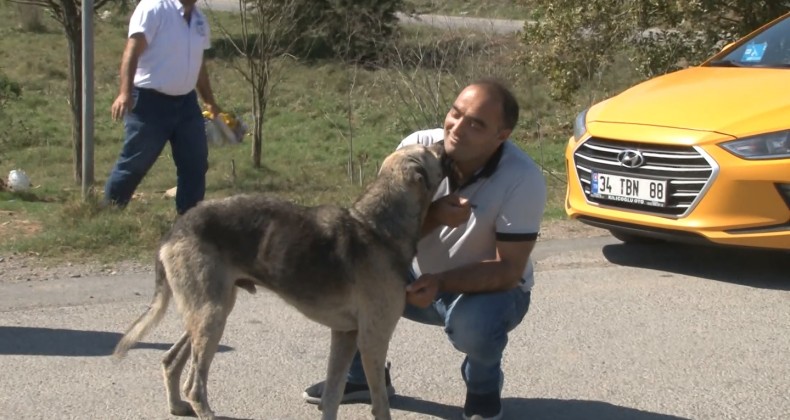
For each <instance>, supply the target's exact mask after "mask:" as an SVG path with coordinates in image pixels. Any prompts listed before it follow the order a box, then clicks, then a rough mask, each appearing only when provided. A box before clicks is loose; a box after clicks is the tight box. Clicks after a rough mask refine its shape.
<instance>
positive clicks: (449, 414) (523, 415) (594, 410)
mask: <svg viewBox="0 0 790 420" xmlns="http://www.w3.org/2000/svg"><path fill="white" fill-rule="evenodd" d="M391 406H392V408H393V409H397V410H403V411H409V412H413V413H420V414H425V415H429V416H433V417H437V418H441V419H457V418H460V417H461V413H462V411H463V410H462V408H461V407H455V406H451V405H446V404H441V403H435V402H432V401H425V400H420V399H417V398H412V397H407V396H401V395H398V396H397V397H396V398H394V399H393V400H392V404H391ZM502 407H503V409H504V414H505V416H504V419H505V420H517V419H518V420H520V419H531V420H588V419H607V420H684V419H685V418H684V417H677V416H671V415H667V414H658V413H651V412H648V411H642V410H637V409H634V408H628V407H620V406H617V405H613V404H609V403H605V402H601V401H584V400H555V399H549V398H503V399H502Z"/></svg>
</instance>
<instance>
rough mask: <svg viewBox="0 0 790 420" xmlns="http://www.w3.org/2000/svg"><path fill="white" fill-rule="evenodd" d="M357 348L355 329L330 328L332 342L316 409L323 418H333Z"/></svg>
mask: <svg viewBox="0 0 790 420" xmlns="http://www.w3.org/2000/svg"><path fill="white" fill-rule="evenodd" d="M356 350H357V332H356V331H335V330H332V343H331V344H330V347H329V363H328V366H327V369H326V382H324V389H323V391H322V393H321V402H320V403H319V404H318V409H319V410H322V411H323V413H322V415H321V418H322V419H323V420H335V419H336V418H337V411H338V409H339V407H340V399H341V398H342V396H343V389H344V388H345V386H346V376H347V375H348V369H349V368H351V360H352V359H353V358H354V352H355V351H356Z"/></svg>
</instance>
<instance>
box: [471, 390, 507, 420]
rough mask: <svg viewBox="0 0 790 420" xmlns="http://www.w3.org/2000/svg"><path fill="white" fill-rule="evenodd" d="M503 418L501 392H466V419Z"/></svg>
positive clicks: (487, 419)
mask: <svg viewBox="0 0 790 420" xmlns="http://www.w3.org/2000/svg"><path fill="white" fill-rule="evenodd" d="M501 418H502V401H501V400H500V398H499V392H492V393H490V394H472V393H471V392H467V393H466V402H465V403H464V420H500V419H501Z"/></svg>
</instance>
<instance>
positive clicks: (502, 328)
mask: <svg viewBox="0 0 790 420" xmlns="http://www.w3.org/2000/svg"><path fill="white" fill-rule="evenodd" d="M529 301H530V292H524V291H522V290H521V289H520V288H515V289H511V290H508V291H505V292H496V293H479V294H460V295H459V294H449V293H440V294H439V296H437V299H436V300H435V301H434V302H433V304H432V305H431V306H428V307H427V308H425V309H423V308H418V307H416V306H412V305H409V304H406V309H405V310H404V313H403V316H404V317H406V318H408V319H410V320H412V321H415V322H419V323H422V324H430V325H438V326H443V327H444V332H445V333H446V334H447V337H448V338H449V339H450V342H451V343H452V344H453V346H454V347H455V348H456V349H457V350H458V351H460V352H461V353H464V354H466V358H464V361H463V363H462V364H461V376H462V377H463V379H464V382H465V383H466V389H467V391H468V392H471V393H473V394H487V393H491V392H499V381H500V375H502V371H501V365H502V352H503V351H504V350H505V346H506V345H507V333H508V332H510V331H511V330H513V328H516V326H518V324H520V323H521V321H522V320H523V319H524V316H525V315H526V314H527V310H528V309H529ZM347 380H348V382H350V383H356V384H362V383H365V382H366V380H365V372H364V370H363V368H362V360H361V358H360V356H359V352H357V354H356V355H355V356H354V361H353V362H352V364H351V369H350V370H349V373H348V378H347Z"/></svg>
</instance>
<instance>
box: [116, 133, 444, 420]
mask: <svg viewBox="0 0 790 420" xmlns="http://www.w3.org/2000/svg"><path fill="white" fill-rule="evenodd" d="M449 167H450V165H449V164H448V159H447V157H446V155H445V152H444V147H443V145H442V144H436V145H433V146H430V147H424V146H420V145H416V146H408V147H404V148H401V149H399V150H397V151H396V152H394V153H392V154H391V155H389V156H388V157H387V158H386V159H385V160H384V162H383V163H382V166H381V170H380V172H379V176H378V177H377V178H376V179H375V180H374V181H373V182H371V184H370V186H369V187H368V188H367V190H366V191H365V192H364V193H363V194H362V196H361V197H360V198H359V199H358V200H357V201H356V202H355V203H354V205H353V206H352V207H351V208H349V209H343V208H339V207H335V206H319V207H312V208H308V207H301V206H298V205H295V204H292V203H289V202H285V201H281V200H276V199H273V198H267V197H264V196H261V195H238V196H234V197H230V198H226V199H222V200H214V201H206V202H203V203H201V204H200V205H198V206H197V207H195V208H194V209H192V210H190V211H189V212H187V213H186V214H185V215H184V216H183V217H181V218H180V219H178V221H177V222H176V223H175V225H174V226H173V229H172V230H171V232H170V233H169V234H168V235H167V236H166V238H165V239H164V240H163V242H162V244H161V245H160V247H159V253H158V255H157V261H156V289H155V292H154V297H153V301H152V303H151V305H150V307H149V309H148V311H147V312H145V313H144V314H143V315H142V316H141V317H140V318H139V319H137V321H135V322H134V324H132V326H131V327H130V328H129V330H128V331H127V332H126V334H125V335H124V337H123V338H122V339H121V341H120V342H119V343H118V345H117V347H116V348H115V355H116V356H118V357H123V356H124V355H125V354H126V353H127V352H128V350H129V348H130V347H131V346H133V345H134V343H136V342H137V341H138V340H140V339H141V338H142V337H143V335H145V334H146V333H147V332H148V331H149V330H150V329H151V328H152V327H153V326H154V325H155V324H156V323H157V322H158V321H159V320H161V318H162V316H163V315H164V313H165V310H166V309H167V306H168V303H169V300H170V297H171V296H172V297H174V299H175V303H176V307H177V308H178V310H179V312H180V313H181V315H182V317H183V320H184V325H185V329H186V331H185V332H184V334H183V335H182V336H181V338H180V339H179V340H178V341H177V342H176V343H175V344H174V345H173V347H172V348H171V349H170V350H168V351H167V353H166V354H165V356H164V358H163V359H162V365H163V370H164V378H165V388H166V390H167V398H168V403H169V406H170V412H171V413H172V414H174V415H180V416H186V415H197V417H198V418H200V419H214V413H213V412H212V411H211V408H210V407H209V404H208V400H207V396H206V379H207V377H208V371H209V366H210V365H211V360H212V359H213V357H214V354H215V353H216V351H217V347H218V346H219V342H220V339H221V338H222V333H223V330H224V328H225V323H226V320H227V318H228V315H229V314H230V312H231V310H232V309H233V305H234V303H235V301H236V292H237V288H236V287H240V288H243V289H245V290H247V291H248V292H250V293H255V289H256V287H257V286H260V287H265V288H267V289H269V290H271V291H273V292H274V293H276V294H277V295H279V296H280V297H281V298H282V299H283V300H285V301H286V302H287V303H289V304H290V305H293V306H294V307H296V309H298V310H299V311H300V312H301V313H303V314H304V315H305V316H307V317H308V318H310V319H312V320H313V321H316V322H318V323H321V324H323V325H326V326H328V327H329V328H331V329H332V340H331V346H330V351H329V366H328V368H327V379H326V388H325V390H324V394H323V396H322V400H321V404H320V405H319V408H321V409H322V410H323V419H335V418H336V417H337V411H338V407H339V405H340V399H341V397H342V392H343V389H344V387H345V381H346V376H345V375H346V372H347V371H348V369H349V367H350V365H351V359H352V358H353V355H354V352H355V350H356V349H357V348H359V351H360V353H361V355H362V363H363V366H364V369H365V372H366V373H367V378H368V385H369V386H370V391H371V398H372V405H373V408H372V410H373V415H374V416H375V418H376V419H389V418H390V408H389V401H388V399H387V393H386V387H385V383H384V363H385V361H386V357H387V350H388V347H389V341H390V339H391V337H392V333H393V331H394V330H395V325H396V324H397V322H398V320H399V319H400V317H401V314H402V313H403V308H404V305H405V291H404V288H405V286H406V284H407V282H408V267H409V264H410V262H411V260H412V258H414V255H415V254H416V250H417V241H418V240H419V238H420V229H421V225H422V222H423V219H424V218H425V215H426V213H427V211H428V206H429V205H430V203H431V200H432V198H433V195H434V194H435V192H436V190H437V188H438V186H439V184H440V183H441V181H442V179H444V177H445V175H446V173H447V169H446V168H449ZM190 354H191V365H190V369H189V372H188V374H187V378H186V381H185V382H184V388H183V391H184V394H185V395H186V397H187V399H188V400H189V403H186V402H184V401H183V400H182V399H181V394H180V393H179V389H178V383H179V381H180V378H181V373H182V371H183V369H184V366H185V364H186V361H187V358H188V356H189V355H190Z"/></svg>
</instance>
